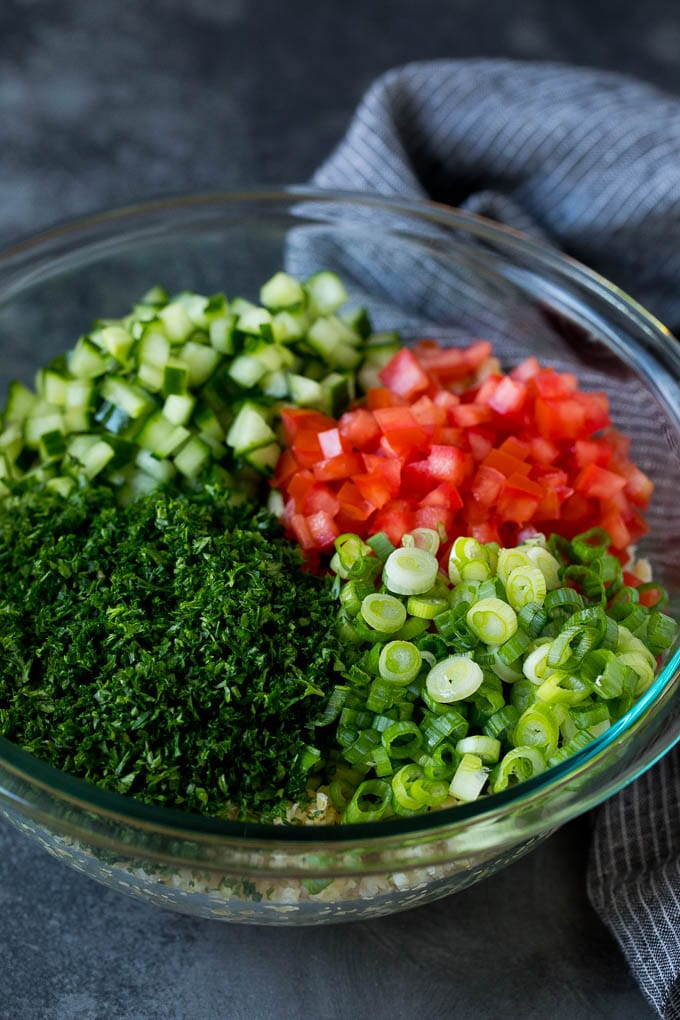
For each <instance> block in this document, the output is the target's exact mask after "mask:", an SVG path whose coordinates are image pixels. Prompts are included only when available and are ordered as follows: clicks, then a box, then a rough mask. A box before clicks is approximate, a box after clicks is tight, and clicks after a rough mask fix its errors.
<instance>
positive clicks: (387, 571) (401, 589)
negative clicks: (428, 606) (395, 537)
mask: <svg viewBox="0 0 680 1020" xmlns="http://www.w3.org/2000/svg"><path fill="white" fill-rule="evenodd" d="M438 570H439V563H438V561H437V558H436V557H435V556H433V555H432V553H430V552H427V550H425V549H418V548H416V547H414V548H412V549H406V548H401V549H395V550H394V552H392V553H390V555H389V556H388V557H387V559H386V560H385V565H384V567H383V581H384V583H385V586H386V588H387V589H388V590H389V591H391V592H394V593H395V594H396V595H422V594H423V592H426V591H428V589H430V588H431V587H432V585H433V584H434V581H435V578H436V576H437V572H438Z"/></svg>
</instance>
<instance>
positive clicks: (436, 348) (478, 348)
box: [413, 340, 491, 386]
mask: <svg viewBox="0 0 680 1020" xmlns="http://www.w3.org/2000/svg"><path fill="white" fill-rule="evenodd" d="M413 353H414V354H415V356H416V358H417V359H418V361H419V362H420V364H421V365H422V367H423V368H424V370H425V371H426V372H427V373H428V375H430V376H431V377H432V378H434V379H436V380H437V382H439V384H440V385H441V386H450V385H451V384H452V383H458V382H462V381H463V380H465V379H467V378H468V377H470V376H474V375H475V374H476V373H477V372H478V371H479V370H480V369H481V367H482V366H483V365H484V363H485V362H486V361H488V360H489V358H490V357H491V344H490V343H489V342H488V341H487V340H476V341H474V342H473V343H471V344H470V345H469V346H468V347H466V348H464V349H460V348H457V347H441V346H440V345H439V344H438V343H437V342H436V341H434V340H420V341H419V342H418V343H416V344H415V345H414V347H413Z"/></svg>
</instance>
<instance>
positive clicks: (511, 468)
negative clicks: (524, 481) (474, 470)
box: [482, 450, 531, 478]
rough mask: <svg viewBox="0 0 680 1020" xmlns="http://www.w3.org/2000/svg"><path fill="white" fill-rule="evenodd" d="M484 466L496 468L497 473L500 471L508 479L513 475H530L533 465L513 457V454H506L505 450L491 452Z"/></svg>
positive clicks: (483, 462)
mask: <svg viewBox="0 0 680 1020" xmlns="http://www.w3.org/2000/svg"><path fill="white" fill-rule="evenodd" d="M482 464H484V465H485V466H486V467H490V468H495V469H496V471H500V473H501V474H502V475H505V477H506V478H509V477H510V475H513V474H520V475H528V474H529V472H530V471H531V464H529V463H527V461H524V460H520V459H519V458H518V457H513V456H512V454H510V453H506V452H505V451H503V450H490V451H489V453H487V455H486V457H485V458H484V460H483V461H482Z"/></svg>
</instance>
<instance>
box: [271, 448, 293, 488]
mask: <svg viewBox="0 0 680 1020" xmlns="http://www.w3.org/2000/svg"><path fill="white" fill-rule="evenodd" d="M299 466H300V465H299V464H298V462H297V461H296V459H295V455H294V454H293V451H292V450H289V449H288V447H286V449H285V450H282V451H281V455H280V457H279V459H278V461H277V462H276V470H275V471H274V477H273V478H272V480H271V484H272V487H273V488H275V489H285V488H286V487H287V486H288V483H289V482H290V480H291V478H292V477H293V475H294V474H295V473H296V472H297V471H298V469H299Z"/></svg>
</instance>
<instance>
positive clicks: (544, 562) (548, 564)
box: [525, 545, 618, 591]
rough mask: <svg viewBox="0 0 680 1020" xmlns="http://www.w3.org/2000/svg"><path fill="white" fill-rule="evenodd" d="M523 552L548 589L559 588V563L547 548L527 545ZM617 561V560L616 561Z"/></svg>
mask: <svg viewBox="0 0 680 1020" xmlns="http://www.w3.org/2000/svg"><path fill="white" fill-rule="evenodd" d="M525 552H526V555H527V557H528V558H529V560H530V562H531V563H533V565H534V566H535V567H538V569H539V570H540V571H541V573H542V574H543V577H544V579H545V584H546V587H547V589H548V591H552V590H553V589H554V588H559V586H560V583H561V580H560V569H561V568H560V564H559V562H558V560H556V559H555V557H554V556H553V555H552V553H551V552H550V550H549V549H546V547H545V546H542V545H528V546H526V548H525ZM617 562H618V561H617Z"/></svg>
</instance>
